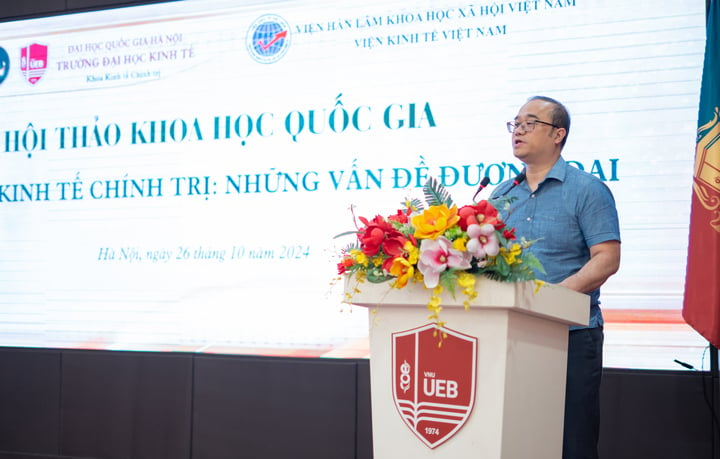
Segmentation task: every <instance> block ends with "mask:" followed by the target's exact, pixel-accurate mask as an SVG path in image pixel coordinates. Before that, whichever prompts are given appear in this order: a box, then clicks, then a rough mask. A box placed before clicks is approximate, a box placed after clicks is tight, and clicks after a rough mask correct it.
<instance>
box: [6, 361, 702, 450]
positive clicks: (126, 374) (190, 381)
mask: <svg viewBox="0 0 720 459" xmlns="http://www.w3.org/2000/svg"><path fill="white" fill-rule="evenodd" d="M703 387H706V388H707V391H705V392H704V390H703ZM709 389H710V380H709V377H708V375H707V373H701V372H684V371H631V370H611V369H607V370H606V371H605V375H604V380H603V386H602V425H601V444H600V450H601V453H602V457H604V458H612V459H623V458H633V459H636V458H653V459H663V458H667V459H677V458H683V459H694V458H698V459H706V458H710V457H712V455H711V451H712V449H711V439H712V437H711V432H712V428H711V420H712V418H711V414H710V410H709V405H708V403H707V402H706V396H708V397H709V396H711V395H712V394H711V393H710V392H709ZM31 458H33V459H42V458H68V459H70V458H72V459H76V458H94V459H225V458H227V459H230V458H232V459H238V458H253V459H254V458H263V459H302V458H312V459H370V458H372V434H371V418H370V375H369V365H368V361H366V360H362V359H361V360H334V359H292V358H276V357H253V356H229V355H228V356H224V355H204V354H175V353H139V352H112V351H77V350H49V349H17V348H0V459H31Z"/></svg>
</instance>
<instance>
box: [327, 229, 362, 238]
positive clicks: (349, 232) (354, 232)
mask: <svg viewBox="0 0 720 459" xmlns="http://www.w3.org/2000/svg"><path fill="white" fill-rule="evenodd" d="M357 233H358V231H345V232H344V233H340V234H338V235H337V236H335V237H334V238H333V239H337V238H339V237H343V236H349V235H350V234H357Z"/></svg>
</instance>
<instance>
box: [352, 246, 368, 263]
mask: <svg viewBox="0 0 720 459" xmlns="http://www.w3.org/2000/svg"><path fill="white" fill-rule="evenodd" d="M350 256H352V257H353V259H354V260H355V262H356V263H357V264H359V265H363V266H367V265H368V263H369V260H368V257H367V255H365V254H364V253H362V251H360V250H358V249H352V250H351V251H350Z"/></svg>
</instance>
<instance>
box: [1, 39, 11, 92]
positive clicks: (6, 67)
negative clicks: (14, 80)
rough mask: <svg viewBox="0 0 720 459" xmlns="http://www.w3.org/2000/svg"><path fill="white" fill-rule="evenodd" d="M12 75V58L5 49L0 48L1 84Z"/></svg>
mask: <svg viewBox="0 0 720 459" xmlns="http://www.w3.org/2000/svg"><path fill="white" fill-rule="evenodd" d="M8 73H10V56H8V53H7V51H5V49H4V48H0V84H2V82H3V81H5V78H7V76H8Z"/></svg>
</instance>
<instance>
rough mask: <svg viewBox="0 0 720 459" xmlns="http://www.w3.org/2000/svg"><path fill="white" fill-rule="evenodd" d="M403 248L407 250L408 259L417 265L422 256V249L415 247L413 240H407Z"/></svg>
mask: <svg viewBox="0 0 720 459" xmlns="http://www.w3.org/2000/svg"><path fill="white" fill-rule="evenodd" d="M403 249H404V250H405V252H407V254H408V256H407V261H408V263H410V264H411V265H416V264H417V262H418V259H419V258H420V249H418V248H417V247H415V246H414V245H413V243H412V242H410V241H406V242H405V245H404V246H403Z"/></svg>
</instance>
